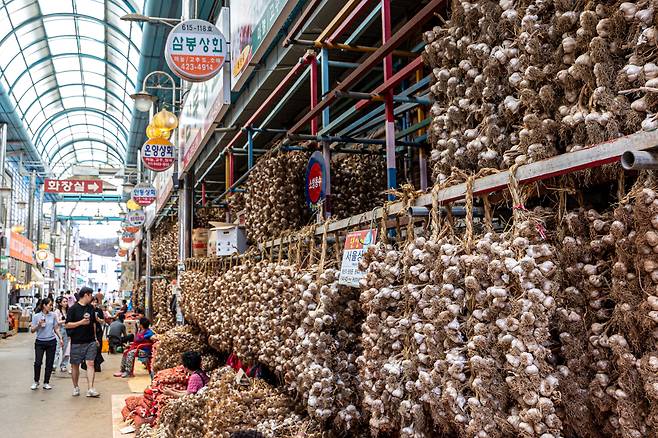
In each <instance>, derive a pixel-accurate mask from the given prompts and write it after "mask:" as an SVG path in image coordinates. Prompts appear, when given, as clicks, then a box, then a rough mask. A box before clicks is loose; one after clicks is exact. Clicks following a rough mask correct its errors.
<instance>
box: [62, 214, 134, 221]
mask: <svg viewBox="0 0 658 438" xmlns="http://www.w3.org/2000/svg"><path fill="white" fill-rule="evenodd" d="M57 220H58V221H73V222H123V221H124V220H125V218H122V217H119V216H105V217H103V219H101V220H99V219H97V218H94V217H93V216H62V215H57Z"/></svg>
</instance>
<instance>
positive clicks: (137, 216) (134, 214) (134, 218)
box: [126, 210, 146, 227]
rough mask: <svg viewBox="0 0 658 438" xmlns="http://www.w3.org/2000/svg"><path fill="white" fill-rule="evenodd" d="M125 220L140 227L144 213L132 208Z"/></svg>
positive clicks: (143, 219) (144, 218)
mask: <svg viewBox="0 0 658 438" xmlns="http://www.w3.org/2000/svg"><path fill="white" fill-rule="evenodd" d="M126 220H127V221H128V223H129V224H130V225H132V226H133V227H141V226H142V225H144V222H145V221H146V215H145V214H144V210H133V211H130V212H128V214H127V215H126Z"/></svg>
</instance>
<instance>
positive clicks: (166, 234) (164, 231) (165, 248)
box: [151, 219, 178, 273]
mask: <svg viewBox="0 0 658 438" xmlns="http://www.w3.org/2000/svg"><path fill="white" fill-rule="evenodd" d="M177 264H178V221H177V220H173V219H169V220H164V221H162V223H160V225H158V226H157V227H156V228H155V229H154V230H153V234H152V236H151V268H152V269H153V272H154V273H165V272H175V271H176V266H177Z"/></svg>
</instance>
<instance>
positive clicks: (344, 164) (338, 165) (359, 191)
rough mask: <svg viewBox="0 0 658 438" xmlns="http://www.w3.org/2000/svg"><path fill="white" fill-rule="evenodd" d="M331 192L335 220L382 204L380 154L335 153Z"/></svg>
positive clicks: (383, 180)
mask: <svg viewBox="0 0 658 438" xmlns="http://www.w3.org/2000/svg"><path fill="white" fill-rule="evenodd" d="M331 191H332V192H331V210H332V211H331V213H332V216H335V217H338V218H345V217H350V216H354V215H357V214H361V213H363V212H364V211H368V210H372V209H373V208H374V207H375V206H378V205H381V204H383V203H384V201H385V200H386V198H385V196H384V195H383V193H384V191H386V160H385V159H384V157H383V156H381V155H362V154H334V155H333V156H332V160H331Z"/></svg>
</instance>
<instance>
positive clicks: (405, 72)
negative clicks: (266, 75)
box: [197, 1, 441, 202]
mask: <svg viewBox="0 0 658 438" xmlns="http://www.w3.org/2000/svg"><path fill="white" fill-rule="evenodd" d="M316 3H317V2H316ZM347 3H348V4H345V7H348V6H349V8H348V9H349V11H348V10H347V9H345V12H344V14H348V15H349V16H350V17H352V18H354V17H355V16H356V15H358V14H366V13H367V18H366V20H368V24H365V25H359V26H358V27H357V29H356V30H355V31H354V32H355V33H359V34H363V33H364V32H365V30H366V29H367V28H368V26H370V25H372V24H373V22H374V20H375V19H376V18H377V16H378V13H379V12H381V10H382V4H383V3H382V2H379V3H377V4H376V5H373V10H372V11H371V12H369V13H368V11H367V10H365V9H363V10H359V8H364V7H365V6H366V5H368V4H370V3H372V2H365V1H361V2H358V1H350V2H347ZM440 4H441V2H433V5H431V6H430V5H428V7H425V8H423V9H422V10H421V11H420V12H419V14H417V15H416V16H415V17H414V18H412V19H411V21H410V22H408V23H407V24H406V25H405V26H403V27H402V29H400V30H399V31H398V32H396V34H395V35H393V37H394V41H393V42H392V43H390V44H384V45H383V48H384V51H388V53H387V54H391V53H395V47H398V46H399V45H400V44H401V42H402V41H403V39H404V38H405V37H407V34H408V33H410V32H412V31H413V30H414V29H417V26H418V25H420V24H421V23H422V22H423V21H425V20H428V19H429V18H431V16H432V15H433V13H434V12H435V11H436V8H437V7H438V6H439V5H440ZM355 7H356V9H355ZM430 8H433V9H432V10H431V12H430ZM309 12H310V9H307V10H306V11H305V12H304V13H303V14H302V17H308V15H309ZM336 25H337V26H338V27H339V28H342V30H340V32H342V31H343V30H345V29H346V28H347V27H345V26H340V23H339V22H336ZM301 28H302V26H301V25H299V22H297V23H295V25H294V31H291V33H289V34H288V40H289V41H290V42H291V43H292V42H294V36H295V35H296V33H299V32H301ZM332 31H333V33H331V32H332ZM340 32H338V31H337V30H333V29H331V30H330V31H327V32H326V33H327V35H331V37H333V38H336V37H338V36H340ZM360 36H361V35H357V36H356V37H355V35H354V34H352V35H349V36H348V39H349V40H351V41H352V42H354V41H356V38H358V37H360ZM334 46H336V47H338V45H336V44H334ZM422 48H423V45H422V44H419V45H417V46H416V48H414V49H413V50H414V51H420V50H422ZM329 52H330V51H329V50H328V49H322V51H321V54H320V55H319V56H318V59H320V60H321V62H322V70H323V71H322V79H323V82H324V83H323V89H322V93H323V95H324V96H325V100H326V98H327V95H328V94H330V92H329V87H328V86H325V83H328V82H329V80H328V76H329V73H328V67H329V66H332V67H339V68H356V69H357V70H360V71H361V72H362V74H361V75H360V76H359V74H358V73H355V72H354V71H353V72H352V73H351V75H348V78H349V77H357V76H358V79H355V83H356V82H359V83H361V82H362V79H363V78H364V77H366V74H365V73H366V72H370V71H379V70H380V69H379V68H378V67H377V66H376V65H374V64H372V67H370V68H369V69H365V68H363V63H364V62H373V61H370V59H371V58H372V57H374V56H382V59H383V56H386V55H387V54H384V55H381V54H382V50H380V49H376V50H375V53H374V54H372V55H370V56H368V57H367V58H366V60H365V61H362V63H361V64H359V63H358V62H357V63H349V62H347V63H345V62H341V61H338V60H335V58H334V60H330V59H329V56H328V54H329ZM333 53H337V51H336V52H333ZM404 53H405V54H406V53H409V52H406V51H405V52H404ZM334 56H336V55H334ZM325 57H326V58H325ZM325 59H326V62H325ZM339 59H340V58H339ZM405 59H406V58H405ZM396 65H398V66H400V67H401V70H400V71H399V72H398V73H396V74H391V75H390V77H389V78H386V79H387V80H384V81H383V86H381V85H380V86H378V85H379V84H380V83H381V82H377V81H375V82H374V83H372V87H373V88H375V87H377V88H375V90H377V91H378V93H379V92H381V91H380V90H383V91H386V90H389V89H390V90H392V89H393V88H394V87H396V86H398V85H399V84H400V82H401V81H402V80H403V79H406V78H407V76H409V75H411V74H412V73H413V72H414V70H418V69H419V67H420V66H422V60H421V58H420V56H419V55H416V58H415V59H414V60H413V61H412V62H411V63H409V64H407V65H405V63H404V62H402V59H400V60H398V61H396ZM309 70H312V67H309V68H308V69H304V70H303V74H302V76H300V77H299V78H297V79H296V81H295V83H294V85H291V84H287V83H285V82H286V79H284V80H283V83H282V82H281V81H280V82H279V85H280V86H281V85H285V86H286V87H287V88H288V91H287V93H286V95H285V97H284V98H282V99H281V100H280V102H278V104H277V105H276V106H275V107H274V109H272V110H269V111H268V114H267V117H266V119H265V120H264V121H263V122H261V124H260V126H261V127H263V126H268V124H269V123H270V122H271V121H272V120H274V119H275V118H276V117H277V115H278V114H279V111H280V109H281V108H283V107H284V106H285V104H286V101H287V99H288V98H289V96H292V95H293V94H294V93H295V92H297V89H298V87H299V86H301V84H302V83H304V81H305V80H306V77H307V75H308V73H309ZM336 80H337V81H338V82H339V84H341V85H342V84H344V83H345V79H344V78H340V77H339V78H337V79H336ZM380 80H381V79H380ZM428 84H429V77H428V78H426V79H423V80H421V81H420V83H418V84H414V85H412V86H411V87H406V85H405V87H403V91H402V93H400V94H399V95H398V98H397V100H398V101H401V100H405V101H406V100H408V101H410V102H411V101H413V103H408V104H404V105H400V106H396V107H395V108H394V112H395V115H399V114H401V113H405V112H408V111H412V110H414V109H415V108H416V107H417V106H418V105H419V104H421V103H422V104H428V102H426V98H417V97H416V96H414V97H410V96H412V93H416V92H418V91H419V90H421V89H422V88H424V87H427V85H428ZM360 86H363V84H361V85H360ZM365 87H366V88H368V86H365ZM348 91H349V88H348ZM341 93H345V92H343V91H338V92H336V97H341V96H340V95H341ZM378 93H375V92H371V94H374V96H372V99H376V98H377V94H378ZM405 96H406V97H405ZM269 97H271V94H270V95H269ZM394 100H395V99H394ZM323 101H324V100H323ZM421 101H422V102H421ZM259 110H260V109H259ZM383 110H384V105H382V106H381V109H377V110H375V111H373V112H371V113H370V114H369V115H368V119H366V123H367V120H370V119H373V118H375V119H374V120H372V121H371V122H369V123H368V125H369V126H370V127H373V126H375V125H377V124H381V123H383V116H382V118H381V120H380V118H379V117H377V115H378V114H381V113H382V112H383ZM320 111H321V112H322V115H323V122H327V121H331V123H329V126H327V124H326V123H323V129H322V130H321V131H320V132H321V133H322V134H325V135H326V134H329V136H328V137H327V138H334V139H336V138H337V139H338V140H341V137H344V136H345V131H346V130H345V129H344V130H342V131H341V133H340V134H338V137H336V134H333V135H331V133H332V132H335V131H334V130H335V129H336V128H338V127H339V126H341V125H343V124H344V123H345V122H347V121H348V120H350V118H352V117H353V116H355V115H356V114H357V113H358V109H357V108H355V106H351V107H350V106H348V107H347V108H345V109H344V110H341V111H343V113H342V114H341V115H340V116H338V117H337V118H336V119H335V120H331V118H330V117H329V105H326V106H325V107H324V108H318V107H317V106H316V107H315V108H312V112H313V116H310V115H307V116H306V118H307V119H308V120H309V121H310V120H314V119H315V118H316V117H317V114H318V113H319V112H320ZM258 112H259V111H256V113H255V114H257V113H258ZM245 117H248V114H247V115H245ZM251 118H252V119H253V116H252V117H251ZM227 123H228V122H227ZM300 123H301V122H300ZM357 123H358V124H360V126H357V127H354V128H353V129H354V130H355V131H359V132H364V131H365V128H366V126H364V119H363V118H360V119H359V120H358V121H356V122H354V123H353V124H352V125H355V124H357ZM403 127H404V128H406V127H408V126H403ZM243 130H244V131H245V132H247V141H246V142H245V143H244V146H242V148H239V147H238V148H236V146H237V145H236V140H237V139H238V138H239V136H240V133H237V134H236V135H234V136H233V139H232V140H231V141H230V142H229V143H228V145H227V146H226V147H224V148H223V149H222V150H221V152H220V153H219V154H217V155H215V156H214V157H213V158H212V163H211V165H210V166H207V167H206V168H205V170H202V171H201V172H199V173H198V174H199V175H201V177H200V178H198V179H197V186H198V185H199V184H200V183H201V181H202V180H204V179H205V178H206V177H207V176H208V175H209V174H210V173H211V172H214V173H213V179H220V180H221V179H222V178H221V177H219V174H220V173H221V171H219V169H221V168H224V167H225V166H218V167H217V168H214V166H215V164H217V163H218V162H219V160H221V159H222V158H224V157H227V156H228V153H227V151H229V150H230V151H233V152H235V151H240V150H247V152H249V151H253V150H254V139H255V138H257V137H258V136H259V135H260V133H261V132H267V131H268V130H262V129H251V127H246V128H245V129H243ZM291 131H292V130H288V132H291ZM229 138H230V137H229ZM395 138H396V139H400V138H401V136H400V135H399V134H395ZM425 139H426V136H423V135H419V136H418V137H416V138H415V139H412V143H413V144H417V142H419V141H421V142H422V141H425ZM345 141H348V142H349V139H346V140H345ZM400 143H408V142H400ZM398 149H400V148H398ZM231 155H232V156H235V154H234V153H232V154H231ZM327 155H329V154H327ZM251 156H252V154H249V153H248V154H247V158H248V159H247V169H250V168H251V163H252V158H251ZM226 159H227V160H228V158H226ZM233 161H234V160H233ZM227 169H228V168H227ZM226 172H228V170H227V171H226ZM247 172H248V170H247ZM421 179H422V177H421ZM243 180H244V179H243V178H240V179H239V181H243ZM226 184H227V183H225V184H224V185H225V186H226ZM235 186H236V184H235V183H234V184H232V185H231V186H230V189H229V190H226V191H225V192H224V193H223V194H222V196H223V195H225V194H227V193H230V192H231V191H232V189H233V188H235ZM215 201H216V202H217V201H221V196H220V199H216V200H215Z"/></svg>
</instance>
